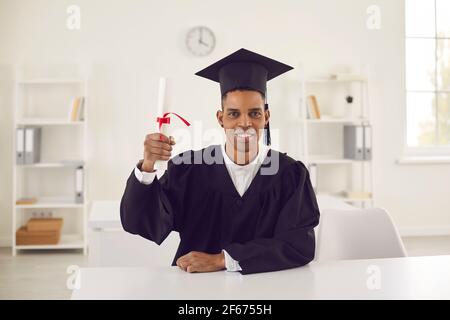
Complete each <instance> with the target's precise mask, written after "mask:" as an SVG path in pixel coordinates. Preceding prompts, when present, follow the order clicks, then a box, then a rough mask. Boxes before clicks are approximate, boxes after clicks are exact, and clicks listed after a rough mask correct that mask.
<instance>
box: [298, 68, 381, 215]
mask: <svg viewBox="0 0 450 320" xmlns="http://www.w3.org/2000/svg"><path fill="white" fill-rule="evenodd" d="M368 94H369V93H368V81H367V78H366V77H364V76H359V77H358V79H353V80H351V79H349V80H347V79H345V80H333V79H329V78H311V79H302V81H301V103H300V107H301V109H300V110H301V112H300V117H299V118H296V119H292V120H291V123H293V124H294V126H295V127H296V128H300V131H301V132H300V135H301V137H302V139H301V150H300V154H301V156H300V157H301V159H302V160H303V162H304V163H305V165H306V166H307V167H308V168H309V167H310V166H311V165H314V166H315V171H316V177H315V184H316V193H317V195H318V196H327V197H330V196H331V197H333V198H336V199H339V200H340V201H344V202H346V203H348V204H351V205H354V206H357V207H363V208H364V207H372V206H374V203H373V161H372V160H353V159H346V158H344V157H343V147H344V143H343V135H344V134H343V131H344V125H347V124H354V125H371V119H370V106H369V104H368V101H369V100H368ZM309 95H314V96H316V98H317V101H318V105H319V108H320V112H321V118H320V119H310V118H308V112H307V103H306V101H307V97H308V96H309ZM347 95H351V96H352V97H353V98H354V100H353V102H352V103H351V104H349V103H347V102H346V100H345V98H346V96H347ZM372 134H373V133H372ZM355 194H359V195H361V194H363V195H365V194H369V195H370V196H368V197H360V196H356V197H355V196H351V195H355Z"/></svg>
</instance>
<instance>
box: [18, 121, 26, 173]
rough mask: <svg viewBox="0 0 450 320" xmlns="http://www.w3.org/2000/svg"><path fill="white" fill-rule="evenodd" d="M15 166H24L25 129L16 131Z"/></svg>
mask: <svg viewBox="0 0 450 320" xmlns="http://www.w3.org/2000/svg"><path fill="white" fill-rule="evenodd" d="M16 139H17V145H16V164H25V129H24V128H17V130H16Z"/></svg>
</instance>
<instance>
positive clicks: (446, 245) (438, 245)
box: [0, 236, 450, 299]
mask: <svg viewBox="0 0 450 320" xmlns="http://www.w3.org/2000/svg"><path fill="white" fill-rule="evenodd" d="M403 241H404V244H405V247H406V250H407V252H408V255H409V256H427V255H450V236H445V237H410V238H404V239H403ZM71 265H76V266H79V267H85V266H87V265H88V261H87V256H84V255H82V254H81V253H79V252H76V251H75V252H74V251H70V250H69V251H58V252H55V251H36V252H30V251H25V252H23V253H20V254H18V255H17V256H16V257H12V256H11V250H10V249H9V248H0V299H69V298H70V295H71V291H70V290H69V289H68V288H67V282H68V281H69V282H70V273H68V272H67V270H68V267H69V266H71Z"/></svg>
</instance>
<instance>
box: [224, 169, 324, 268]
mask: <svg viewBox="0 0 450 320" xmlns="http://www.w3.org/2000/svg"><path fill="white" fill-rule="evenodd" d="M285 169H286V170H284V172H283V173H282V177H281V178H282V181H283V188H282V189H283V191H284V192H286V194H287V195H286V197H285V198H284V199H283V204H282V206H281V209H280V212H279V215H278V219H277V222H276V224H275V228H274V232H273V236H272V237H270V238H255V239H253V240H250V241H248V242H246V243H236V242H235V243H231V244H229V245H227V246H225V248H224V250H226V251H227V252H228V253H229V254H230V256H231V257H232V258H233V259H235V260H237V261H238V262H239V265H240V266H241V268H242V271H241V273H242V274H249V273H257V272H268V271H277V270H282V269H288V268H293V267H299V266H303V265H305V264H307V263H309V262H310V261H311V260H313V259H314V252H315V236H314V227H315V226H317V225H318V223H319V214H320V213H319V208H318V205H317V200H316V197H315V194H314V190H313V188H312V185H311V181H310V179H309V173H308V170H307V169H306V167H305V166H304V165H303V164H301V163H300V162H298V161H296V162H295V163H293V164H291V165H290V166H288V167H287V168H285Z"/></svg>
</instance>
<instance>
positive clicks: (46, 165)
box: [17, 161, 84, 169]
mask: <svg viewBox="0 0 450 320" xmlns="http://www.w3.org/2000/svg"><path fill="white" fill-rule="evenodd" d="M83 165H84V161H73V162H69V161H68V162H40V163H33V164H18V165H17V167H19V168H36V169H40V168H71V167H78V166H83Z"/></svg>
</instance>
